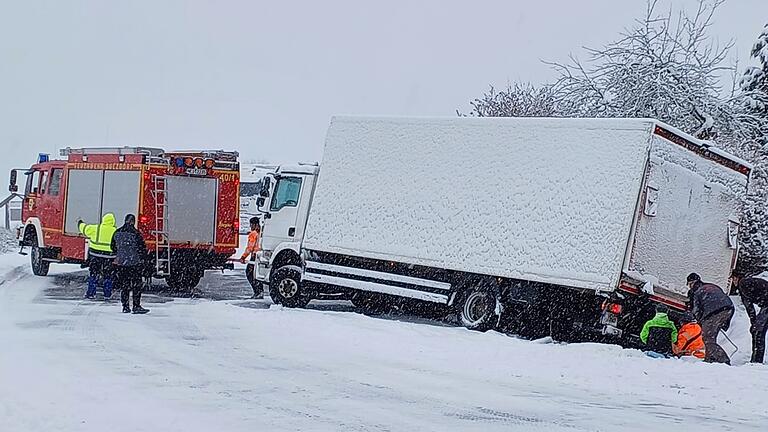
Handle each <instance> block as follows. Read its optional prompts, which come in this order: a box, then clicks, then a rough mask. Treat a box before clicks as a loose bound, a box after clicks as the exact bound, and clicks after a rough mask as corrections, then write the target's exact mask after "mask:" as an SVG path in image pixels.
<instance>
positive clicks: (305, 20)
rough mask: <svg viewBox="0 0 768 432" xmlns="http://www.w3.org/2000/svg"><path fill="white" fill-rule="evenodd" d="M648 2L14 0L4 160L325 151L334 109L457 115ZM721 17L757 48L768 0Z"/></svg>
mask: <svg viewBox="0 0 768 432" xmlns="http://www.w3.org/2000/svg"><path fill="white" fill-rule="evenodd" d="M673 3H674V5H675V7H677V8H679V7H686V6H688V7H690V6H691V5H693V4H694V3H695V2H694V1H693V0H679V1H674V2H673ZM667 4H669V3H667ZM665 7H666V6H665ZM644 10H645V1H644V0H632V1H630V0H624V1H616V0H579V1H573V0H538V1H512V0H506V1H502V0H499V1H471V2H470V1H419V0H387V1H379V2H376V3H374V2H366V1H336V0H324V1H306V2H296V1H274V0H272V1H268V2H259V1H160V0H152V1H120V2H118V1H12V0H0V149H2V150H3V157H1V158H0V173H6V172H7V171H8V169H9V168H10V167H11V165H16V166H29V164H30V163H31V162H33V161H34V159H35V157H36V155H37V153H38V152H54V151H56V150H57V149H58V148H62V147H67V146H72V147H75V146H103V145H110V146H122V145H141V146H158V147H163V148H166V149H175V148H224V149H234V150H238V151H240V153H241V155H242V158H243V159H244V160H248V159H261V160H268V161H273V162H291V161H313V160H319V159H320V158H321V155H322V145H323V140H324V137H325V131H326V128H327V125H328V121H329V119H330V117H331V116H332V115H334V114H387V115H446V116H451V115H455V110H456V109H467V107H468V101H469V100H470V99H472V98H473V97H476V96H478V95H480V94H481V93H482V92H483V91H484V90H485V89H486V88H487V86H488V85H489V84H491V83H493V84H496V85H499V86H503V85H505V84H506V82H507V81H516V80H523V81H531V82H534V83H540V82H543V81H546V80H548V79H551V78H552V77H553V76H554V73H553V72H552V71H551V70H550V69H549V68H548V67H547V66H546V65H544V64H542V63H541V60H542V59H548V60H564V59H566V58H567V56H568V54H569V53H577V54H578V53H579V52H580V49H581V47H582V46H585V45H586V46H599V45H601V44H603V43H606V42H609V41H611V40H613V39H615V38H616V36H617V34H618V33H619V32H620V31H621V30H622V29H623V28H624V27H626V26H628V25H631V23H632V20H633V19H635V18H639V17H641V16H642V14H643V12H644ZM716 20H717V21H716V23H715V25H714V27H713V29H712V33H713V35H714V36H716V37H717V38H719V39H720V40H721V41H723V42H725V41H727V40H729V39H734V40H735V42H736V51H735V53H737V55H738V57H739V58H740V59H741V60H742V62H743V61H745V60H746V59H747V57H748V51H749V48H750V46H751V45H752V43H753V41H754V40H755V38H756V37H757V35H758V34H759V33H760V31H761V29H762V27H763V25H764V24H765V23H766V22H768V1H766V0H729V1H727V2H726V4H725V5H724V6H723V7H722V8H721V10H720V12H719V14H718V15H717V17H716ZM0 175H2V176H4V178H7V176H6V174H0Z"/></svg>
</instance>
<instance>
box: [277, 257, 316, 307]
mask: <svg viewBox="0 0 768 432" xmlns="http://www.w3.org/2000/svg"><path fill="white" fill-rule="evenodd" d="M269 296H270V297H271V298H272V301H273V302H274V303H275V304H279V305H283V306H285V307H291V308H295V307H298V308H302V307H304V306H306V305H307V304H308V303H309V301H310V298H309V296H307V294H306V293H305V292H303V290H302V288H301V273H300V272H299V271H298V270H296V269H295V268H292V267H291V266H286V267H281V268H279V269H277V270H276V271H275V273H274V274H273V275H272V276H271V277H270V278H269Z"/></svg>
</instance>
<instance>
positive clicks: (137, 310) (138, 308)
mask: <svg viewBox="0 0 768 432" xmlns="http://www.w3.org/2000/svg"><path fill="white" fill-rule="evenodd" d="M147 312H149V309H144V308H143V307H141V306H134V307H133V314H134V315H143V314H145V313H147Z"/></svg>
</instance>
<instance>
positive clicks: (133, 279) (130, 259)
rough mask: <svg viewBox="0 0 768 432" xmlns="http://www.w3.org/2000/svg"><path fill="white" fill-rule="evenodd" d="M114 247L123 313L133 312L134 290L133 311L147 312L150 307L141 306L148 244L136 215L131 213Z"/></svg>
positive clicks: (117, 233)
mask: <svg viewBox="0 0 768 432" xmlns="http://www.w3.org/2000/svg"><path fill="white" fill-rule="evenodd" d="M112 249H113V250H114V251H115V269H116V274H117V287H118V288H120V291H121V292H120V300H121V301H122V303H123V313H131V308H130V306H129V304H128V300H129V297H130V294H131V292H133V313H134V314H145V313H147V312H149V309H144V308H143V307H141V285H142V283H143V281H142V274H143V268H144V267H143V266H144V260H145V258H146V256H147V245H146V243H145V242H144V237H142V236H141V233H140V232H139V231H138V230H137V229H136V217H135V216H134V215H132V214H129V215H127V216H126V217H125V223H124V224H123V226H121V227H120V228H119V229H118V230H117V231H116V232H115V235H114V237H113V239H112Z"/></svg>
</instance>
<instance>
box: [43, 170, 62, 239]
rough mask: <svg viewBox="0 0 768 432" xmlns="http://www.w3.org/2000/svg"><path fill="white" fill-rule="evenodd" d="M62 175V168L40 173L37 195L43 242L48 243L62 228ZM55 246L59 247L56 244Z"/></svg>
mask: <svg viewBox="0 0 768 432" xmlns="http://www.w3.org/2000/svg"><path fill="white" fill-rule="evenodd" d="M63 175H64V170H63V169H62V168H51V169H49V170H45V171H41V175H40V194H39V202H38V206H39V209H40V211H39V213H38V214H39V218H40V224H41V225H42V227H43V229H44V231H45V233H44V236H45V242H46V244H48V243H49V240H50V239H51V238H52V236H53V233H54V232H55V231H58V232H60V231H61V230H62V227H63V222H64V214H63V205H62V200H61V196H60V195H61V180H62V177H63ZM56 246H59V245H58V244H56Z"/></svg>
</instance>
